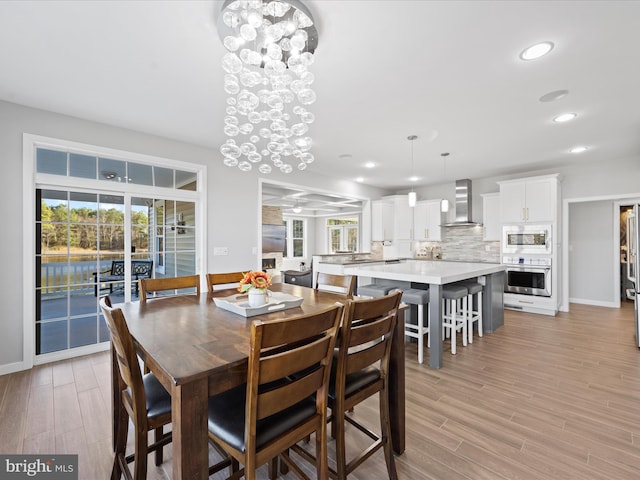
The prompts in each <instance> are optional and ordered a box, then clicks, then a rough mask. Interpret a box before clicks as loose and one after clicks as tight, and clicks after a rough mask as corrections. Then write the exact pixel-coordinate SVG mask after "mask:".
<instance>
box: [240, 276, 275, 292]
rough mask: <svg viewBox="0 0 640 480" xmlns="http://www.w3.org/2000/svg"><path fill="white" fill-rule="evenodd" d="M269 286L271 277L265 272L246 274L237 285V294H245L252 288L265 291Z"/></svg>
mask: <svg viewBox="0 0 640 480" xmlns="http://www.w3.org/2000/svg"><path fill="white" fill-rule="evenodd" d="M270 286H271V275H269V274H268V273H266V272H247V273H245V274H244V278H243V279H242V280H240V285H238V291H239V292H246V291H248V290H251V289H252V288H257V289H258V290H266V289H267V288H269V287H270Z"/></svg>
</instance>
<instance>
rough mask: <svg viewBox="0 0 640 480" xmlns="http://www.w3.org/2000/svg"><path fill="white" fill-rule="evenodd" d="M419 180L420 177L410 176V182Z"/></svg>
mask: <svg viewBox="0 0 640 480" xmlns="http://www.w3.org/2000/svg"><path fill="white" fill-rule="evenodd" d="M418 180H420V179H419V178H418V177H415V176H414V177H409V181H410V182H417V181H418Z"/></svg>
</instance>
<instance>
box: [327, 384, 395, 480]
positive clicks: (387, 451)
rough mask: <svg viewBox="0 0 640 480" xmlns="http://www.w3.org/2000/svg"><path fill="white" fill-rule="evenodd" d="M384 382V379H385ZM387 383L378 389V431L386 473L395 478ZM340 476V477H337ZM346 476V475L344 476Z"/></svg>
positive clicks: (391, 479)
mask: <svg viewBox="0 0 640 480" xmlns="http://www.w3.org/2000/svg"><path fill="white" fill-rule="evenodd" d="M385 382H386V380H385ZM387 388H388V384H386V385H385V388H383V389H382V390H381V391H380V431H381V434H382V435H381V436H382V448H383V450H384V459H385V463H386V464H387V473H388V474H389V480H397V479H398V473H397V472H396V462H395V458H394V456H393V451H392V449H391V423H390V419H389V392H388V390H387ZM338 478H340V477H338ZM345 478H346V477H345Z"/></svg>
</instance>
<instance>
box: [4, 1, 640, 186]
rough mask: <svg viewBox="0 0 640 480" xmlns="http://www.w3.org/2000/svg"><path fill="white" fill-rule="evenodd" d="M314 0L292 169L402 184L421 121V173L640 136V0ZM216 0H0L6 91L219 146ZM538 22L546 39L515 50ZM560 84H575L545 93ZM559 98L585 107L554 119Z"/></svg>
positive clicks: (472, 172) (546, 160)
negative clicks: (308, 68) (304, 163)
mask: <svg viewBox="0 0 640 480" xmlns="http://www.w3.org/2000/svg"><path fill="white" fill-rule="evenodd" d="M305 3H306V5H307V6H308V7H309V9H310V10H311V11H312V13H313V15H314V17H315V20H316V23H317V25H318V32H319V44H318V49H317V50H316V61H315V64H314V65H313V67H312V68H313V72H314V74H315V77H316V82H315V84H314V86H315V90H316V93H317V97H318V100H317V102H316V103H315V104H314V105H312V108H310V110H311V111H313V112H314V114H315V116H316V122H315V123H314V124H313V125H312V126H311V130H310V135H311V137H312V138H313V141H314V146H313V149H312V152H313V153H314V155H315V157H316V161H315V162H314V163H313V164H312V165H310V167H309V168H308V169H307V171H305V172H303V173H300V172H296V173H294V174H292V176H291V177H290V178H291V181H292V182H295V178H296V176H298V175H310V174H313V173H314V172H317V173H322V174H325V175H328V176H338V177H340V178H347V179H355V178H356V177H359V176H361V177H364V182H365V183H366V184H369V185H373V186H378V187H384V188H390V189H401V188H407V187H408V186H409V185H411V182H410V181H409V177H410V176H411V170H412V167H411V146H410V142H409V141H408V140H407V136H408V135H410V134H416V135H418V137H419V138H418V139H417V140H416V141H415V144H414V151H415V156H414V159H415V160H414V163H415V168H414V169H415V174H416V175H417V176H419V177H420V180H419V181H418V182H417V184H418V185H429V184H436V183H441V182H443V181H447V182H451V181H453V180H454V179H457V178H472V179H473V178H481V177H486V176H496V175H506V174H514V173H519V172H526V171H531V170H535V169H538V168H546V167H549V166H558V165H565V164H579V163H580V162H593V161H608V160H611V159H618V158H623V157H629V156H637V155H638V154H640V135H639V132H640V108H639V107H640V48H639V46H640V2H638V1H577V0H576V1H574V0H571V1H566V2H562V1H549V2H543V1H523V2H520V1H509V2H507V1H489V2H487V1H485V2H483V1H460V2H455V1H442V2H441V1H398V0H395V1H382V0H381V1H364V0H354V1H345V0H342V1H335V0H313V1H312V0H307V1H306V2H305ZM221 4H222V2H220V1H147V0H145V1H106V0H105V1H88V0H85V1H41V2H33V1H17V2H14V1H6V0H5V1H1V2H0V69H1V72H2V73H1V74H0V99H3V100H7V101H10V102H14V103H19V104H24V105H28V106H32V107H37V108H42V109H45V110H51V111H54V112H59V113H63V114H68V115H73V116H76V117H81V118H85V119H89V120H94V121H98V122H104V123H107V124H112V125H117V126H121V127H125V128H130V129H134V130H138V131H142V132H148V133H152V134H156V135H161V136H164V137H169V138H173V139H177V140H181V141H185V142H190V143H194V144H198V145H203V146H207V147H211V148H215V149H216V150H217V148H218V147H219V145H220V144H221V143H222V142H223V141H224V140H225V138H224V136H223V132H222V127H223V123H222V120H223V115H224V106H225V99H226V96H225V94H224V91H223V86H222V80H223V73H222V69H221V68H220V66H219V64H220V60H221V58H222V56H223V54H224V49H223V46H222V44H221V41H220V39H219V38H218V34H217V31H216V26H215V25H216V20H217V16H218V12H219V9H220V6H221ZM543 40H550V41H553V42H554V43H555V48H554V50H553V51H552V52H551V53H550V54H549V55H547V56H546V57H543V58H541V59H539V60H537V61H530V62H523V61H521V60H519V58H518V54H519V53H520V51H521V50H522V49H524V48H525V47H527V46H529V45H531V44H533V43H536V42H538V41H543ZM558 89H567V90H569V91H570V93H569V95H568V96H566V97H565V98H563V99H561V100H558V101H556V102H552V103H541V102H540V101H538V99H539V98H540V97H541V96H542V95H544V94H545V93H548V92H550V91H553V90H558ZM563 112H575V113H577V114H578V117H577V119H576V120H574V121H572V122H569V123H566V124H554V123H553V122H552V118H553V117H554V116H555V115H557V114H559V113H563ZM576 145H587V146H589V150H588V151H587V152H585V153H583V154H580V155H575V154H569V153H568V150H569V149H570V148H571V147H574V146H576ZM442 152H450V153H451V155H450V156H449V157H448V158H447V160H446V168H445V165H444V163H443V160H442V157H441V156H440V154H441V153H442ZM344 154H348V155H350V156H351V158H349V159H341V158H340V156H341V155H344ZM212 161H219V162H222V159H221V158H219V159H215V160H213V159H212ZM367 161H373V162H375V163H376V165H377V166H376V168H374V169H365V168H364V167H363V164H364V163H365V162H367ZM445 170H446V178H445ZM247 175H254V176H257V175H258V172H255V171H254V172H250V173H248V174H247Z"/></svg>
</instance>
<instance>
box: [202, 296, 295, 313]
mask: <svg viewBox="0 0 640 480" xmlns="http://www.w3.org/2000/svg"><path fill="white" fill-rule="evenodd" d="M302 300H303V299H302V297H296V296H293V295H289V294H288V293H282V292H269V297H268V301H267V303H266V304H264V305H261V306H259V307H250V306H249V298H248V295H247V294H246V293H239V294H236V295H230V296H228V297H213V301H214V302H215V303H216V306H218V307H220V308H224V309H225V310H229V311H230V312H233V313H237V314H239V315H243V316H245V317H253V316H254V315H263V314H265V313H272V312H278V311H280V310H286V309H288V308H296V307H299V306H300V305H301V304H302Z"/></svg>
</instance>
